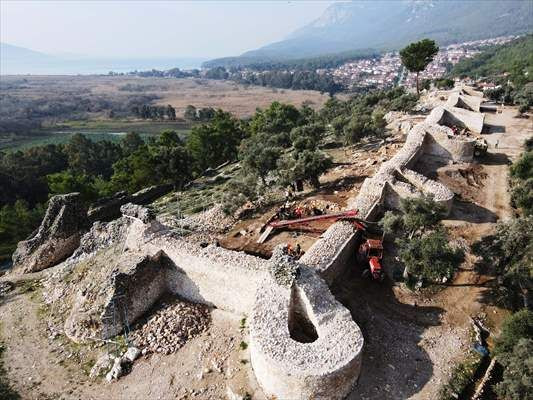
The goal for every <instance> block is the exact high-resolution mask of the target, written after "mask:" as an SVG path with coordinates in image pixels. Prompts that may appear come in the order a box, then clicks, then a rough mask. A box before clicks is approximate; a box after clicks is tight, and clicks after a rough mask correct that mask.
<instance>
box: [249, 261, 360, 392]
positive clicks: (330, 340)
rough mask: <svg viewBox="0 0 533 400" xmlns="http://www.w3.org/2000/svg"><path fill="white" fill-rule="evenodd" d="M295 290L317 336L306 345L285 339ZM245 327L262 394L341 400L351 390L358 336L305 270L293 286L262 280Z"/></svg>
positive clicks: (344, 312) (346, 316)
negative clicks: (249, 327) (248, 322)
mask: <svg viewBox="0 0 533 400" xmlns="http://www.w3.org/2000/svg"><path fill="white" fill-rule="evenodd" d="M295 291H296V294H297V296H298V297H299V301H300V303H301V304H300V307H301V308H303V312H304V313H305V314H306V315H307V317H308V318H309V320H310V323H312V324H313V326H314V328H315V331H316V333H317V335H318V338H316V340H314V341H312V342H310V343H309V342H307V341H306V342H300V341H298V340H295V339H293V338H292V337H291V332H290V329H289V317H290V314H291V312H293V311H294V310H291V307H294V306H295V305H294V301H291V296H294V295H295ZM299 311H300V312H302V310H299ZM250 326H251V329H250V356H251V362H252V367H253V369H254V373H255V376H256V378H257V380H258V381H259V383H260V384H261V387H262V388H263V390H264V392H265V394H266V395H267V396H272V397H275V398H279V399H344V398H345V397H346V396H347V395H348V394H350V392H351V391H352V390H353V388H354V386H355V383H356V381H357V378H358V376H359V372H360V369H361V358H362V354H361V351H362V348H363V335H362V333H361V331H360V329H359V327H358V326H357V324H356V323H355V322H354V321H353V320H352V317H351V314H350V312H349V311H348V310H347V309H346V308H345V307H344V306H342V305H341V304H340V303H339V302H338V301H337V300H336V299H335V298H334V297H333V295H332V294H331V292H330V291H329V288H328V287H327V285H326V283H325V282H324V280H322V279H320V277H319V276H318V275H317V274H316V273H315V272H314V271H313V270H312V269H311V268H308V267H301V268H300V274H299V276H298V277H297V279H296V282H295V287H289V286H282V285H278V284H276V283H275V282H273V281H272V280H271V279H267V280H266V281H264V282H263V283H262V285H261V290H260V291H258V292H257V299H256V302H255V305H254V308H253V312H252V317H251V325H250ZM291 328H292V329H295V327H291Z"/></svg>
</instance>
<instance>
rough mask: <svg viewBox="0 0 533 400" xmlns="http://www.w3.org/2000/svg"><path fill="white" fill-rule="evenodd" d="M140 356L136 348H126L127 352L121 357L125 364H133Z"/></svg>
mask: <svg viewBox="0 0 533 400" xmlns="http://www.w3.org/2000/svg"><path fill="white" fill-rule="evenodd" d="M140 355H141V350H139V349H138V348H137V347H134V346H132V347H128V350H126V352H125V353H124V355H123V356H122V359H123V360H124V361H126V362H131V363H132V362H134V361H135V360H136V359H137V357H139V356H140Z"/></svg>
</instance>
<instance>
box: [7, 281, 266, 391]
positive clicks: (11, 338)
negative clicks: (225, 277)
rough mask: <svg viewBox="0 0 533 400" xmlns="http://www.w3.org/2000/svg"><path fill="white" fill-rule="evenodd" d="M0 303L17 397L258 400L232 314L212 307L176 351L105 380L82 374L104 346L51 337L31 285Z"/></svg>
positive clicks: (241, 334) (240, 333) (241, 335)
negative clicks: (205, 322) (230, 399)
mask: <svg viewBox="0 0 533 400" xmlns="http://www.w3.org/2000/svg"><path fill="white" fill-rule="evenodd" d="M0 300H1V303H0V315H1V316H2V326H1V327H2V331H1V332H0V334H1V337H2V340H3V341H4V343H5V346H6V349H7V351H6V353H5V364H6V365H7V367H8V371H7V375H8V379H9V381H10V382H11V383H12V385H13V386H14V389H15V390H16V392H17V393H19V394H20V396H21V398H22V399H24V400H25V399H35V400H48V399H50V400H51V399H54V400H55V399H64V400H74V399H84V400H91V399H93V400H108V399H109V400H119V399H123V400H133V399H138V400H144V399H223V398H226V396H228V393H230V391H231V393H234V394H235V395H239V396H244V395H245V394H246V393H249V394H250V395H253V398H254V399H257V400H264V396H263V395H262V392H261V390H260V389H258V385H257V383H256V381H255V378H254V375H253V373H252V371H251V367H250V363H249V354H248V351H247V350H246V349H244V350H243V349H242V348H241V342H246V340H247V339H246V329H244V330H242V329H241V328H240V325H241V320H240V318H239V317H238V316H234V315H233V314H230V313H227V312H223V311H220V310H213V311H212V313H211V317H212V323H211V326H210V328H209V330H208V331H207V332H204V333H203V334H202V335H200V336H199V337H196V338H194V339H192V340H190V341H189V342H187V343H186V344H185V346H184V347H182V348H181V349H180V350H179V351H177V352H176V353H173V354H170V355H163V354H154V355H151V356H144V357H141V358H140V359H139V360H138V361H137V362H136V363H135V364H134V365H133V369H132V371H131V372H130V373H129V374H128V375H126V376H124V377H122V378H121V379H120V380H119V381H117V382H114V383H111V384H108V383H105V381H103V380H102V379H101V378H98V379H94V380H93V379H90V378H89V377H88V374H87V372H88V371H89V370H90V368H91V367H92V365H93V360H94V359H95V358H97V357H98V355H99V354H101V353H102V352H103V351H104V348H102V347H100V346H94V347H92V348H89V349H88V347H90V346H84V347H83V349H82V348H81V347H80V346H78V345H75V344H73V343H72V342H70V341H69V340H68V339H66V338H65V337H64V336H63V335H60V336H58V337H53V336H50V333H49V332H48V331H47V321H46V318H47V314H46V312H45V311H44V310H43V309H41V299H40V293H39V289H38V288H37V289H36V290H35V291H29V292H25V290H21V289H20V288H18V289H16V290H15V291H12V292H10V293H9V294H8V295H7V296H5V297H3V298H2V299H0ZM89 355H90V357H89Z"/></svg>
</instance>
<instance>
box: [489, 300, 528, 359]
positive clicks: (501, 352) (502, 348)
mask: <svg viewBox="0 0 533 400" xmlns="http://www.w3.org/2000/svg"><path fill="white" fill-rule="evenodd" d="M523 338H529V339H531V338H533V312H532V311H530V310H527V309H524V310H521V311H518V312H516V313H514V314H512V315H511V316H509V317H508V318H507V319H506V320H505V321H504V323H503V325H502V333H501V335H500V337H499V338H498V340H497V341H496V346H495V347H494V354H495V355H496V356H497V357H498V359H500V358H501V359H502V360H503V359H505V358H506V357H507V356H508V355H509V354H511V353H512V351H513V348H514V347H515V346H516V344H517V343H518V341H519V340H520V339H523Z"/></svg>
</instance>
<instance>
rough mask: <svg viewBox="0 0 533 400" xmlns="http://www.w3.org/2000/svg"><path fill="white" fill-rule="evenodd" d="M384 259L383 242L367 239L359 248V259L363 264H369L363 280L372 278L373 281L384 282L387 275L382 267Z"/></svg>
mask: <svg viewBox="0 0 533 400" xmlns="http://www.w3.org/2000/svg"><path fill="white" fill-rule="evenodd" d="M382 258H383V242H382V241H381V240H380V239H366V240H365V241H364V242H363V243H362V244H361V246H359V253H358V259H359V262H361V263H368V268H365V269H364V270H363V274H362V276H363V278H366V277H369V276H372V279H374V280H377V281H379V282H382V281H383V279H384V278H385V273H384V272H383V268H382V267H381V259H382Z"/></svg>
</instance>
